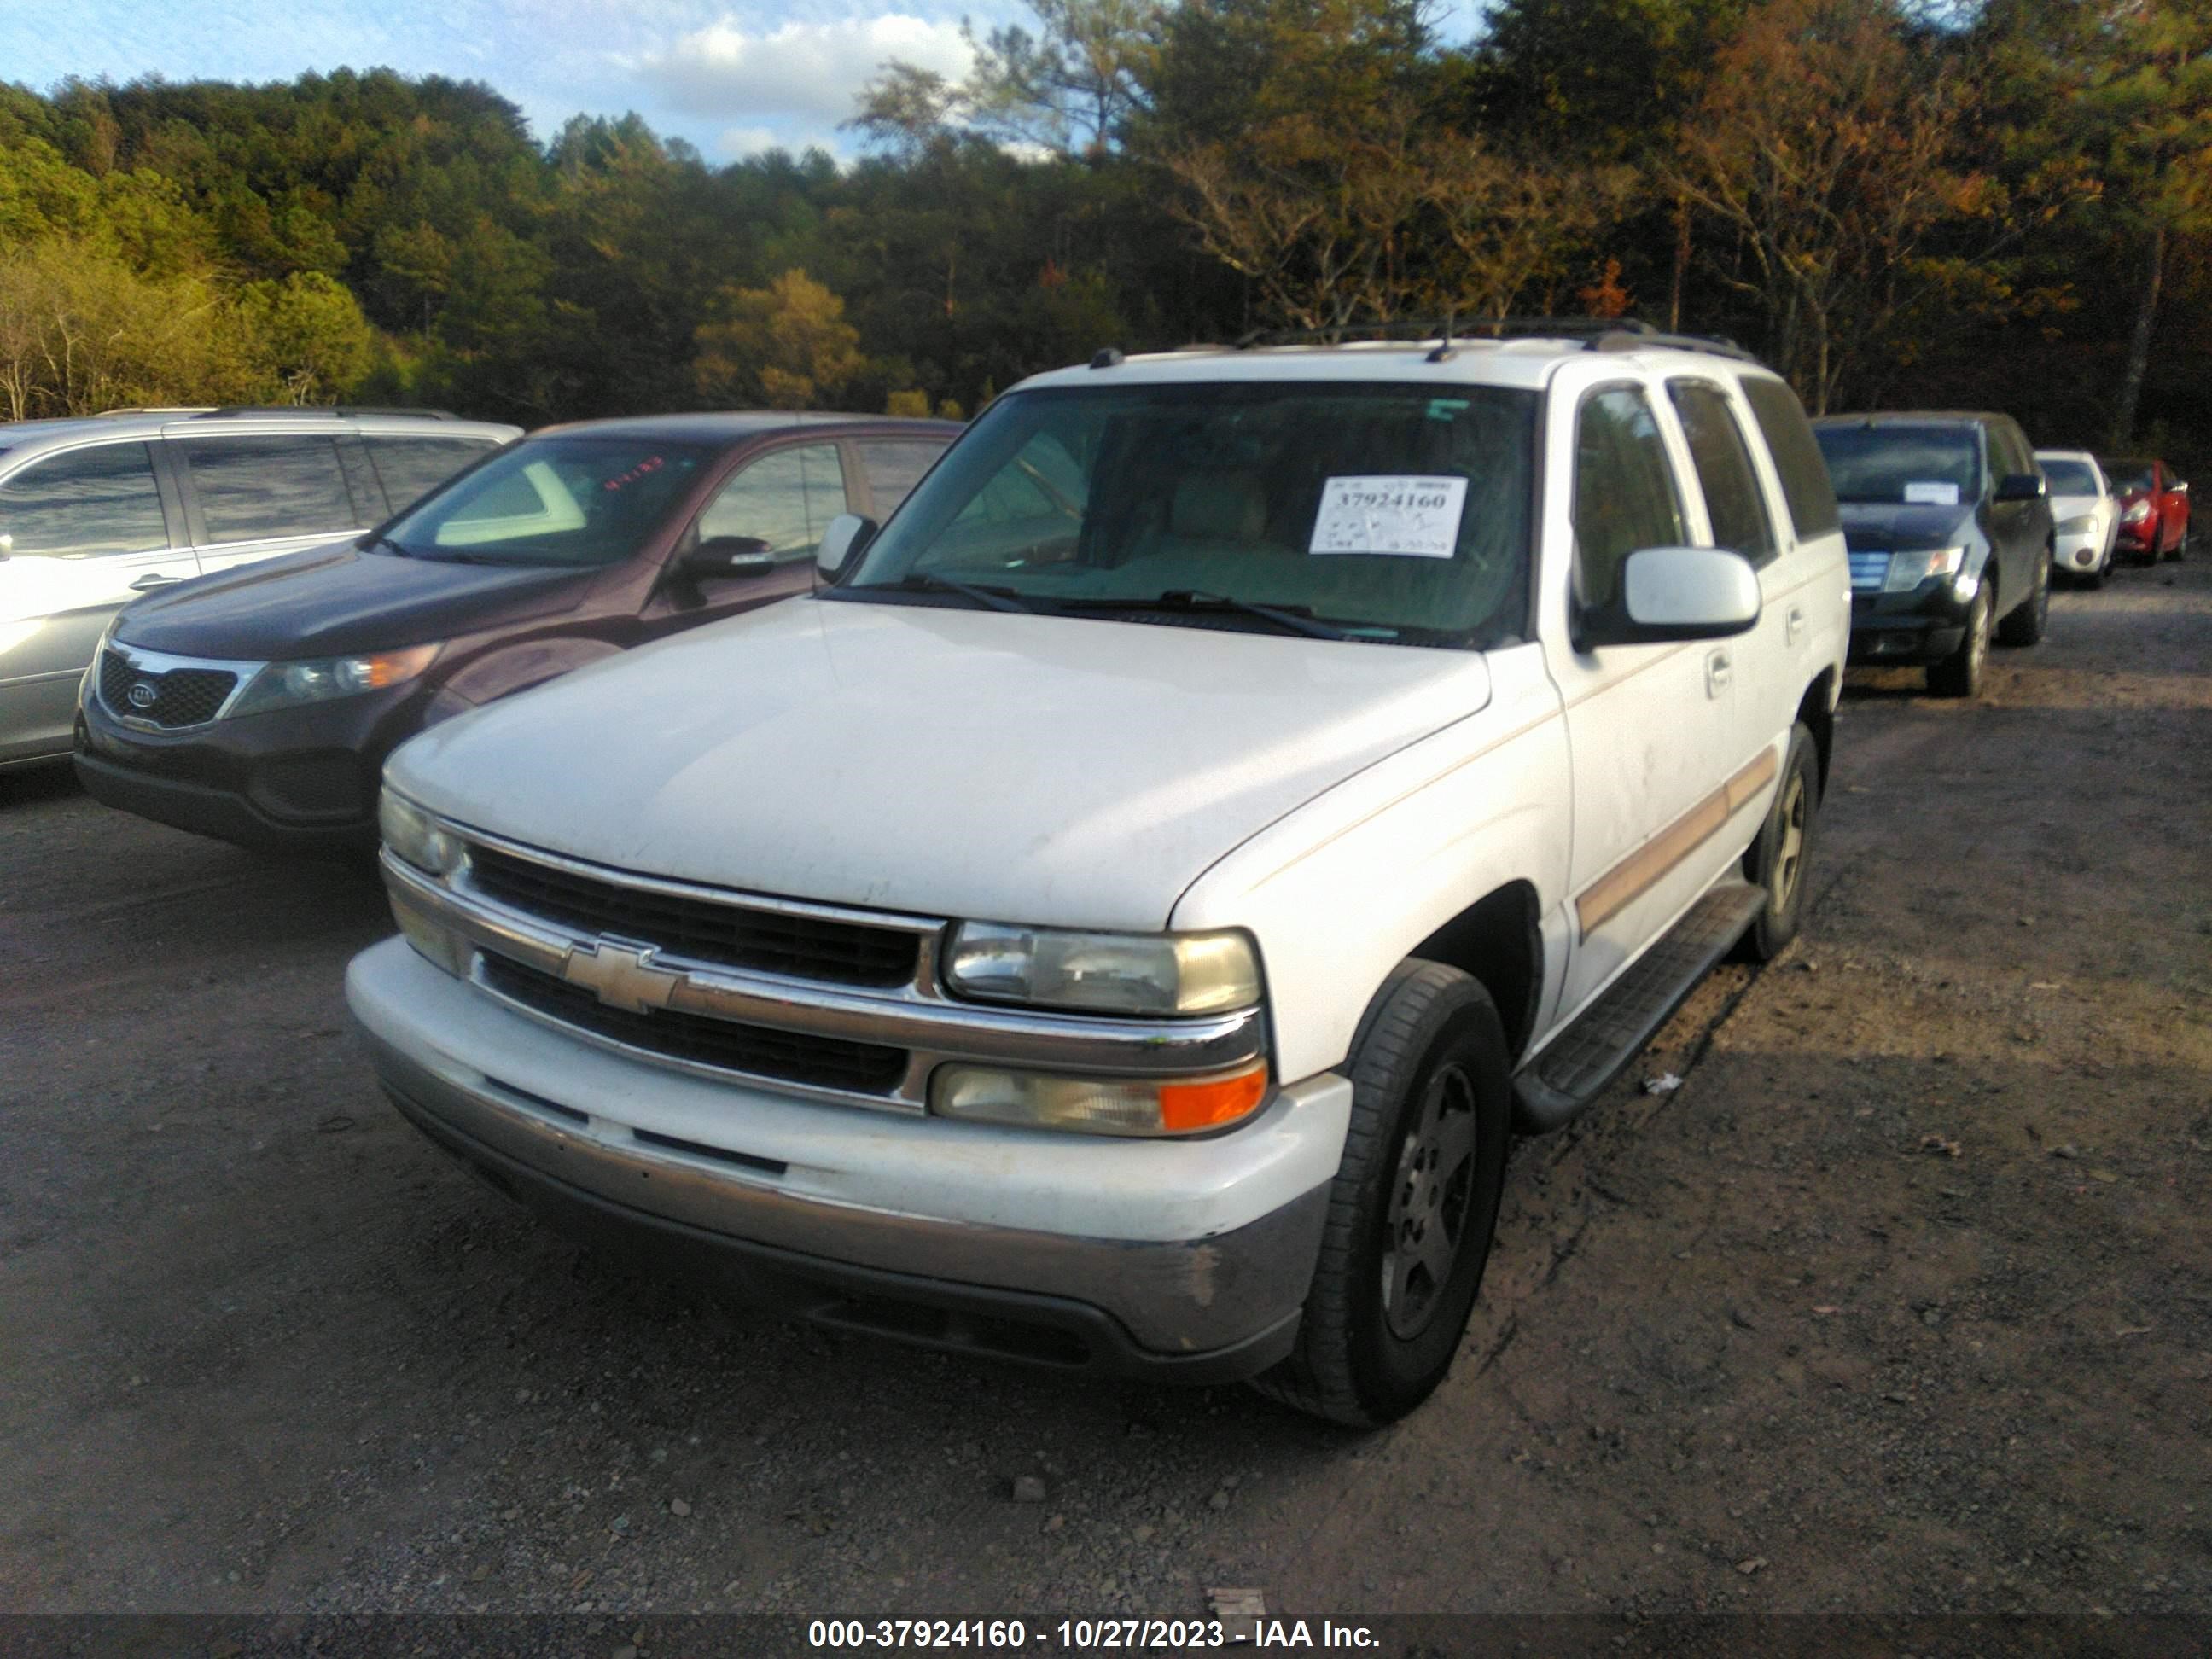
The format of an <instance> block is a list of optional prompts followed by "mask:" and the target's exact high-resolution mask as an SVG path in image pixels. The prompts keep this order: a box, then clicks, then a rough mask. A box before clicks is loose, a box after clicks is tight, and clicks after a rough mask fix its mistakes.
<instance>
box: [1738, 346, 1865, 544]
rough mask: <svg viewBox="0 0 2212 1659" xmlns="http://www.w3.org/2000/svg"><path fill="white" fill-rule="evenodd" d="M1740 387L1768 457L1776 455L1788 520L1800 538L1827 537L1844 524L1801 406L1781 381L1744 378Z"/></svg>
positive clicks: (1795, 396) (1752, 377)
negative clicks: (1837, 511) (1787, 510)
mask: <svg viewBox="0 0 2212 1659" xmlns="http://www.w3.org/2000/svg"><path fill="white" fill-rule="evenodd" d="M1741 385H1742V386H1743V396H1744V401H1745V402H1746V403H1747V404H1750V405H1751V413H1752V418H1753V419H1754V420H1756V421H1757V422H1759V431H1760V432H1761V433H1762V434H1764V435H1765V439H1766V449H1767V453H1769V454H1771V455H1772V456H1773V457H1774V470H1775V471H1777V472H1778V473H1780V474H1781V475H1782V495H1783V499H1784V501H1787V502H1788V503H1789V506H1790V522H1791V523H1792V524H1794V525H1796V526H1797V534H1798V535H1799V536H1800V537H1801V538H1802V537H1808V536H1824V535H1826V533H1827V532H1829V531H1831V530H1833V529H1835V528H1836V527H1837V526H1838V525H1839V524H1840V523H1841V522H1842V520H1840V519H1838V517H1837V516H1836V494H1837V492H1836V489H1835V488H1834V486H1833V485H1832V484H1831V483H1829V482H1828V468H1827V464H1826V462H1825V461H1824V460H1823V459H1821V456H1820V445H1819V444H1818V443H1816V442H1815V441H1814V438H1813V428H1812V426H1811V424H1810V423H1809V422H1808V421H1807V420H1806V419H1805V406H1804V405H1803V404H1801V403H1799V402H1798V401H1797V394H1796V392H1792V391H1791V390H1790V388H1789V387H1788V386H1784V384H1783V383H1782V382H1781V381H1779V380H1766V379H1765V378H1764V377H1762V376H1759V375H1751V374H1747V375H1746V376H1744V378H1743V380H1742V382H1741Z"/></svg>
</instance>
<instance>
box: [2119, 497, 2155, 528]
mask: <svg viewBox="0 0 2212 1659" xmlns="http://www.w3.org/2000/svg"><path fill="white" fill-rule="evenodd" d="M2148 517H2150V503H2149V502H2148V501H2130V503H2129V504H2128V509H2127V511H2126V512H2124V513H2121V514H2120V522H2121V523H2123V524H2141V523H2142V521H2143V520H2145V519H2148Z"/></svg>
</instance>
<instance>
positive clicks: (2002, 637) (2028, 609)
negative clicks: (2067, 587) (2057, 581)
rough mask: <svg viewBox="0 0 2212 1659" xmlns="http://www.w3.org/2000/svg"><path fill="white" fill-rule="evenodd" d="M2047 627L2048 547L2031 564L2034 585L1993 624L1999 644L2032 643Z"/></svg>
mask: <svg viewBox="0 0 2212 1659" xmlns="http://www.w3.org/2000/svg"><path fill="white" fill-rule="evenodd" d="M2050 628H2051V550H2050V549H2049V548H2047V547H2046V548H2045V549H2044V550H2043V557H2042V559H2041V560H2040V561H2039V562H2038V563H2037V565H2036V567H2035V585H2034V586H2033V587H2031V588H2030V589H2029V590H2028V593H2027V599H2024V600H2022V601H2021V603H2020V604H2018V605H2015V606H2014V607H2013V609H2012V614H2011V615H2010V616H2008V617H2006V618H2005V619H2004V620H2003V621H2002V622H2001V623H1998V624H1997V641H1998V643H1999V644H2001V645H2033V644H2035V643H2036V642H2037V641H2039V640H2040V639H2042V637H2043V636H2044V635H2045V633H2047V632H2049V631H2050Z"/></svg>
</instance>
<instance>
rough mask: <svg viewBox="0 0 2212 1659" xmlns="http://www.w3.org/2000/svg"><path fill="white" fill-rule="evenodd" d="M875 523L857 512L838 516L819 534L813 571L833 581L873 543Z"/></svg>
mask: <svg viewBox="0 0 2212 1659" xmlns="http://www.w3.org/2000/svg"><path fill="white" fill-rule="evenodd" d="M875 533H876V521H875V520H873V519H864V518H862V517H861V516H860V514H859V513H839V514H838V515H837V516H836V518H834V519H832V520H829V528H828V529H827V530H825V531H823V532H822V545H821V546H819V547H817V548H816V549H815V550H814V568H815V569H817V571H819V572H820V573H821V574H822V579H823V580H824V581H832V582H834V581H836V580H837V577H838V574H839V573H840V572H841V571H842V570H843V569H844V568H845V567H846V566H847V565H848V564H850V563H851V562H853V557H854V555H855V554H857V553H859V552H860V550H861V549H862V548H864V547H866V545H867V544H868V543H869V542H870V541H871V540H872V539H873V538H874V537H875Z"/></svg>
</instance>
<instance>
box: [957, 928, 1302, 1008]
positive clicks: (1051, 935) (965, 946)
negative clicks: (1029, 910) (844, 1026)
mask: <svg viewBox="0 0 2212 1659" xmlns="http://www.w3.org/2000/svg"><path fill="white" fill-rule="evenodd" d="M945 982H946V983H947V984H948V985H950V986H951V988H952V990H953V991H954V993H955V994H957V995H960V996H963V997H974V998H977V999H979V1000H983V1001H986V1002H1024V1003H1030V1004H1033V1005H1035V1006H1041V1007H1047V1008H1081V1009H1087V1010H1089V1011H1091V1012H1097V1013H1108V1014H1211V1013H1218V1012H1221V1011H1223V1010H1225V1009H1229V1008H1249V1007H1250V1006H1252V1004H1254V1003H1255V1002H1257V1001H1258V1000H1260V962H1259V957H1257V956H1256V955H1255V953H1254V951H1253V949H1252V942H1251V940H1249V939H1247V938H1246V937H1245V936H1244V935H1243V933H1073V932H1068V931H1064V930H1062V929H1060V928H1053V927H1002V926H1000V924H998V923H995V922H979V921H969V922H963V923H962V924H961V925H960V927H958V928H957V930H956V931H955V932H954V933H953V935H952V948H951V950H950V951H946V952H945Z"/></svg>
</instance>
